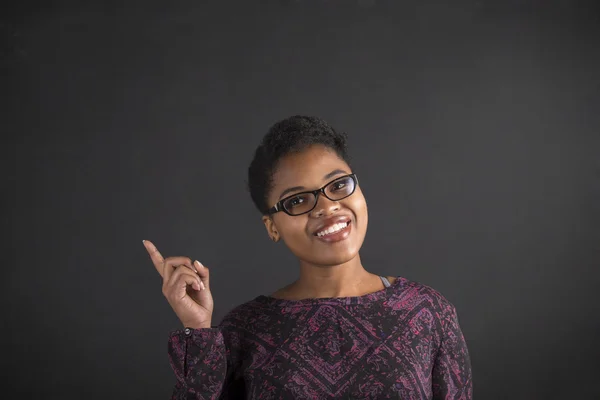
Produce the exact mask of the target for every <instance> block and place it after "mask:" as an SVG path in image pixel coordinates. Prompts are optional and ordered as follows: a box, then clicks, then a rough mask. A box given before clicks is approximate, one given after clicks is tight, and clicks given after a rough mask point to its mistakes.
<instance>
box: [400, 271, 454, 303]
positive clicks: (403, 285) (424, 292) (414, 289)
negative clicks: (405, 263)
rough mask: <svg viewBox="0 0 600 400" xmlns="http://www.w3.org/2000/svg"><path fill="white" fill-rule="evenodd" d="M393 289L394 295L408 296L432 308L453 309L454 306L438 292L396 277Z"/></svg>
mask: <svg viewBox="0 0 600 400" xmlns="http://www.w3.org/2000/svg"><path fill="white" fill-rule="evenodd" d="M394 287H396V295H398V296H401V297H406V296H410V297H415V298H416V299H420V300H426V301H428V302H429V303H431V305H432V306H435V307H440V308H443V309H447V308H454V305H453V304H452V303H451V302H450V301H449V300H448V299H447V298H446V297H445V296H444V295H443V294H442V293H441V292H440V291H439V290H437V289H434V288H433V287H431V286H429V285H426V284H424V283H421V282H419V281H416V280H411V279H408V278H404V277H402V276H398V277H397V279H396V284H395V285H394Z"/></svg>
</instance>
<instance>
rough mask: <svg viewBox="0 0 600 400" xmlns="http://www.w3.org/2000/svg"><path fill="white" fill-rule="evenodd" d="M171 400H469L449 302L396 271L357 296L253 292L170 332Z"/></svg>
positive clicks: (466, 362) (465, 361) (462, 348)
mask: <svg viewBox="0 0 600 400" xmlns="http://www.w3.org/2000/svg"><path fill="white" fill-rule="evenodd" d="M169 357H170V360H171V366H172V367H173V370H174V372H175V376H176V378H177V383H176V385H175V388H174V391H173V397H172V399H340V398H342V399H461V400H462V399H464V400H469V399H472V397H473V395H472V391H473V386H472V381H471V363H470V359H469V353H468V350H467V346H466V343H465V339H464V337H463V334H462V332H461V329H460V326H459V323H458V317H457V314H456V310H455V309H454V306H453V305H452V304H451V303H450V302H449V301H448V300H446V299H445V298H444V297H443V296H442V295H441V294H440V293H438V292H437V291H435V290H434V289H432V288H430V287H428V286H425V285H422V284H419V283H416V282H412V281H409V280H407V279H404V278H402V277H398V279H396V281H394V283H393V284H392V285H391V286H389V287H387V288H385V289H382V290H379V291H377V292H374V293H370V294H367V295H364V296H358V297H336V298H320V299H304V300H283V299H277V298H274V297H270V296H258V297H256V298H255V299H253V300H251V301H249V302H247V303H244V304H242V305H240V306H238V307H236V308H234V309H233V310H232V311H230V312H229V313H228V314H227V315H226V316H225V318H223V321H222V322H221V324H220V325H219V326H218V327H212V328H205V329H197V330H194V329H184V330H178V331H175V332H173V333H171V335H170V338H169Z"/></svg>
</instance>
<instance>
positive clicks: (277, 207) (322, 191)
mask: <svg viewBox="0 0 600 400" xmlns="http://www.w3.org/2000/svg"><path fill="white" fill-rule="evenodd" d="M348 177H350V178H352V180H353V181H354V189H352V192H350V193H349V194H347V195H346V196H344V197H342V198H340V199H335V200H334V199H332V198H331V197H329V196H327V194H326V193H325V188H326V187H327V186H329V185H331V184H332V183H333V182H336V181H338V180H340V179H343V178H348ZM357 187H358V177H357V176H356V174H354V173H352V174H348V175H342V176H338V177H337V178H335V179H332V180H331V181H329V182H327V183H326V184H325V186H323V187H322V188H320V189H316V190H308V191H306V192H299V193H295V194H292V195H289V196H287V197H285V198H283V199H281V200H279V201H278V202H277V204H275V205H274V206H273V207H271V208H270V209H269V215H272V214H275V213H277V212H279V211H283V212H284V213H286V214H287V215H290V216H292V217H297V216H298V215H302V214H307V213H309V212H311V211H312V210H314V209H315V207H316V206H317V203H318V202H319V195H320V194H323V196H325V197H326V198H328V199H329V200H331V201H340V200H343V199H345V198H347V197H350V196H352V195H353V194H354V192H355V191H356V188H357ZM307 193H310V194H312V195H313V196H315V204H314V205H313V206H312V208H311V209H310V210H308V211H304V212H302V213H300V214H291V213H290V212H289V211H288V210H286V209H285V207H283V203H284V202H285V201H287V200H289V199H291V198H292V197H296V196H300V195H302V194H307Z"/></svg>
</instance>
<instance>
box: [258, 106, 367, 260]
mask: <svg viewBox="0 0 600 400" xmlns="http://www.w3.org/2000/svg"><path fill="white" fill-rule="evenodd" d="M352 172H353V171H352V170H351V167H350V163H349V159H348V154H347V144H346V135H345V134H343V133H339V132H336V131H335V130H334V129H333V128H332V127H331V126H329V125H328V124H327V123H326V122H325V121H323V120H321V119H318V118H314V117H306V116H294V117H290V118H287V119H285V120H283V121H280V122H278V123H276V124H275V125H273V126H272V127H271V129H270V130H269V132H268V133H267V134H266V135H265V137H264V138H263V140H262V143H261V144H260V146H259V147H258V148H257V149H256V152H255V155H254V159H253V160H252V163H251V164H250V168H249V170H248V186H249V189H250V194H251V196H252V200H253V201H254V204H255V205H256V207H257V208H258V210H259V211H260V212H261V214H262V215H263V222H264V224H265V227H266V228H267V232H268V234H269V236H270V237H271V238H272V239H274V240H276V241H277V240H280V239H282V240H283V241H284V242H285V243H286V245H287V246H288V247H289V248H290V250H291V251H292V252H293V253H294V254H295V255H296V256H297V257H298V258H300V259H301V260H303V261H305V262H309V263H311V264H315V265H337V264H341V263H344V262H347V261H350V260H351V259H353V258H354V257H355V256H356V255H357V254H358V250H359V249H360V247H361V246H362V243H363V241H364V237H365V233H366V229H367V222H368V213H367V206H366V202H365V199H364V196H363V194H362V191H361V190H360V188H359V187H358V185H357V179H356V178H355V176H352V175H350V174H351V173H352ZM349 175H350V176H349ZM330 182H333V183H331V185H329V186H327V187H326V188H324V190H323V191H322V192H319V193H318V195H317V197H316V199H317V201H316V203H315V202H314V200H315V196H314V195H313V194H306V195H303V196H298V194H300V193H303V192H307V191H315V190H318V189H321V188H323V187H324V186H325V185H326V184H328V183H330ZM328 197H329V198H328ZM282 199H283V200H284V202H283V204H282V203H281V200H282ZM275 205H277V206H278V210H279V211H277V212H274V209H273V207H274V206H275ZM313 205H314V208H312V209H311V207H312V206H313ZM309 210H310V211H309ZM298 213H301V214H299V215H290V214H298ZM340 229H341V230H340ZM336 230H340V231H339V232H338V233H335V231H336ZM332 231H334V232H332ZM324 233H325V234H324Z"/></svg>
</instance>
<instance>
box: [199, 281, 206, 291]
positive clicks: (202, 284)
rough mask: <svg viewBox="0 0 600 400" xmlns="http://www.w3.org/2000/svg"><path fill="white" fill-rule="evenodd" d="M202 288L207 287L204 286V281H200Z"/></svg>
mask: <svg viewBox="0 0 600 400" xmlns="http://www.w3.org/2000/svg"><path fill="white" fill-rule="evenodd" d="M200 288H201V289H202V290H204V289H205V287H204V282H202V281H200Z"/></svg>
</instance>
